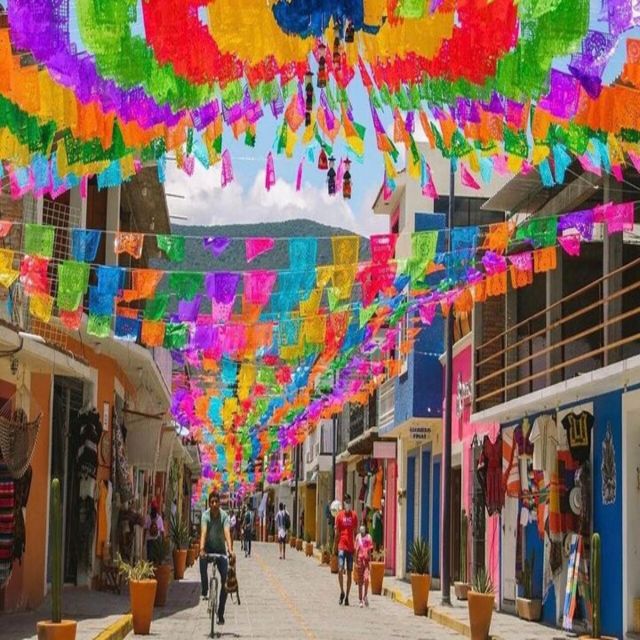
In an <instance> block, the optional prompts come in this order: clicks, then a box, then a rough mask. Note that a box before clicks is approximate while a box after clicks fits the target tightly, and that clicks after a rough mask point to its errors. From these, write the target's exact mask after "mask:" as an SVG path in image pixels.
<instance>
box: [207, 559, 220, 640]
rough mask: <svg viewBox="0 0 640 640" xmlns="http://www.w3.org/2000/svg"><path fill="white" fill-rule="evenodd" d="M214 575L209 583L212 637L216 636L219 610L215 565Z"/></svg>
mask: <svg viewBox="0 0 640 640" xmlns="http://www.w3.org/2000/svg"><path fill="white" fill-rule="evenodd" d="M213 571H214V577H212V578H211V584H210V585H209V597H210V598H211V634H210V637H211V638H215V628H216V613H217V611H218V579H217V578H216V577H215V567H214V568H213Z"/></svg>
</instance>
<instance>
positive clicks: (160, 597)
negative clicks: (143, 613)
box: [153, 564, 171, 607]
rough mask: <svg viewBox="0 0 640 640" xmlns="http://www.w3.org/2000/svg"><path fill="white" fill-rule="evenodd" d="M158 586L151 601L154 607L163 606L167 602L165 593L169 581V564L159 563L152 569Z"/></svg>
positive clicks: (167, 590)
mask: <svg viewBox="0 0 640 640" xmlns="http://www.w3.org/2000/svg"><path fill="white" fill-rule="evenodd" d="M154 572H155V575H156V581H157V583H158V588H157V589H156V597H155V600H154V602H153V605H154V606H155V607H164V605H165V604H167V593H168V592H169V583H170V582H171V565H168V564H161V565H159V566H157V567H156V568H155V569H154Z"/></svg>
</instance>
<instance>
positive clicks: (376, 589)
mask: <svg viewBox="0 0 640 640" xmlns="http://www.w3.org/2000/svg"><path fill="white" fill-rule="evenodd" d="M369 579H370V581H371V593H372V594H373V595H376V596H379V595H381V594H382V581H383V580H384V562H371V563H370V564H369Z"/></svg>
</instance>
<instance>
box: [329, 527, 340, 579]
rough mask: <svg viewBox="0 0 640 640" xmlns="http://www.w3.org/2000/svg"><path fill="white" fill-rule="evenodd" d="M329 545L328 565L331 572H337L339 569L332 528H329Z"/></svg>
mask: <svg viewBox="0 0 640 640" xmlns="http://www.w3.org/2000/svg"><path fill="white" fill-rule="evenodd" d="M329 546H330V547H331V557H330V558H329V567H330V568H331V573H338V571H339V563H338V549H337V546H336V541H335V535H334V531H333V530H331V538H330V542H329Z"/></svg>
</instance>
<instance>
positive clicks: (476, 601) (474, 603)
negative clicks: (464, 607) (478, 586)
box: [469, 591, 495, 640]
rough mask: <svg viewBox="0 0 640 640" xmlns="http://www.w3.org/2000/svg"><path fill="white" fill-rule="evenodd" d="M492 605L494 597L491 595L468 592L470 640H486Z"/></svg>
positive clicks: (489, 626)
mask: <svg viewBox="0 0 640 640" xmlns="http://www.w3.org/2000/svg"><path fill="white" fill-rule="evenodd" d="M494 604H495V596H494V595H493V593H477V592H475V591H469V626H470V627H471V640H487V638H488V637H489V629H490V628H491V616H492V615H493V607H494Z"/></svg>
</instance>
